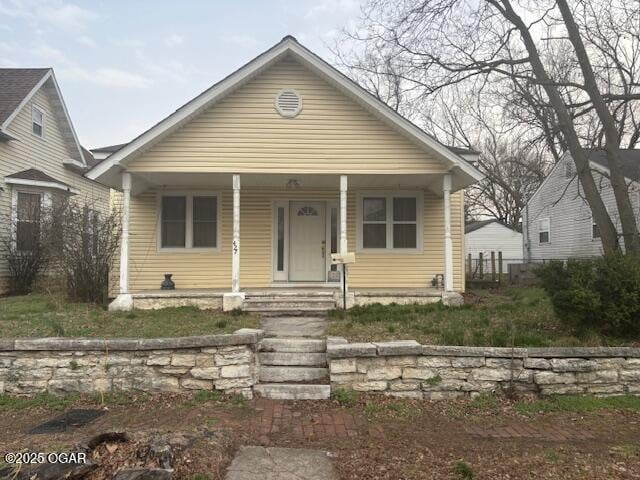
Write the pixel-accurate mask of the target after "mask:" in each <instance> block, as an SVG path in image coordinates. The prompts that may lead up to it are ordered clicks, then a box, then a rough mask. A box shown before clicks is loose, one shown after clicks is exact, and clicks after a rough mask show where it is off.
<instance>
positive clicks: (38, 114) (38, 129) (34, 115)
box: [31, 105, 44, 137]
mask: <svg viewBox="0 0 640 480" xmlns="http://www.w3.org/2000/svg"><path fill="white" fill-rule="evenodd" d="M31 131H32V132H33V134H34V135H36V136H38V137H44V111H43V110H42V109H40V108H38V107H36V106H35V105H34V106H33V107H31Z"/></svg>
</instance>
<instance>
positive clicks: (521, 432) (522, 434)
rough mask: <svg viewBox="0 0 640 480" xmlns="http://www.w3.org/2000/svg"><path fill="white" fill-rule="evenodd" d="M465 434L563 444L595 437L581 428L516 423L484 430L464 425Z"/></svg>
mask: <svg viewBox="0 0 640 480" xmlns="http://www.w3.org/2000/svg"><path fill="white" fill-rule="evenodd" d="M463 430H464V432H465V433H468V434H470V435H474V436H477V437H481V438H501V439H502V438H533V439H536V440H551V441H558V442H563V441H567V440H593V439H595V438H596V437H595V435H594V434H592V433H591V432H589V431H586V430H583V429H580V428H562V429H560V428H557V427H554V426H549V425H545V426H534V425H524V424H522V423H514V424H511V425H507V426H501V427H491V428H484V427H481V426H479V425H464V426H463Z"/></svg>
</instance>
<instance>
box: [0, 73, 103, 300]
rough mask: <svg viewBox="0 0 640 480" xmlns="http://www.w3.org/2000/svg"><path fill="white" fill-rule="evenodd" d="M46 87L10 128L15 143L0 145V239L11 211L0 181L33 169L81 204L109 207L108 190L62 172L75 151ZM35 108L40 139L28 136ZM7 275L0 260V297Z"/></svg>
mask: <svg viewBox="0 0 640 480" xmlns="http://www.w3.org/2000/svg"><path fill="white" fill-rule="evenodd" d="M51 88H52V87H51V86H50V85H48V83H47V84H45V85H44V86H43V88H41V89H40V90H39V91H38V92H36V94H35V95H34V97H33V98H32V100H31V101H30V102H29V103H27V104H26V105H25V106H24V107H23V109H22V110H21V111H20V113H19V114H18V115H17V116H16V118H15V119H14V120H13V122H12V123H11V124H10V126H9V128H8V131H9V133H10V134H11V135H13V136H14V137H16V139H17V140H12V141H9V142H0V188H2V189H4V191H0V235H6V234H7V233H8V231H7V228H8V226H9V220H8V219H9V215H10V211H11V194H12V188H13V187H12V186H11V185H9V184H6V183H5V182H4V177H5V176H7V175H10V174H13V173H17V172H20V171H22V170H26V169H28V168H36V169H38V170H41V171H43V172H45V173H47V174H48V175H51V176H52V177H54V178H56V179H58V180H60V181H62V182H64V183H67V184H69V185H71V186H73V187H75V188H77V189H78V190H80V198H81V199H82V200H83V201H89V202H92V203H95V206H96V208H98V209H101V210H106V209H107V208H108V205H109V188H108V187H105V186H103V185H100V184H99V183H97V182H94V181H91V180H89V179H87V178H84V177H83V176H81V175H79V174H77V173H74V172H72V171H71V170H68V169H67V168H65V167H64V166H63V164H62V161H63V160H64V159H66V158H77V157H78V153H77V151H69V148H68V146H67V143H66V142H65V140H64V137H63V135H62V132H61V128H60V125H59V124H58V120H57V119H56V118H55V117H54V112H55V107H54V106H53V104H52V102H51V95H52V93H51V90H50V89H51ZM34 104H35V105H36V106H38V107H40V108H41V109H43V110H44V111H45V115H46V118H45V135H44V138H40V137H36V136H35V135H33V134H32V133H31V107H32V105H34ZM76 198H77V197H76ZM0 248H1V247H0ZM7 275H8V272H7V266H6V263H5V261H4V260H3V259H2V258H1V256H0V293H1V292H2V291H3V288H4V287H3V286H6V281H7V279H6V276H7Z"/></svg>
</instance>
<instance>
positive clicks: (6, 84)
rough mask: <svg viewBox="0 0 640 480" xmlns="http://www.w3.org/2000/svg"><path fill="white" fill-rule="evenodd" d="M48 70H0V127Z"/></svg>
mask: <svg viewBox="0 0 640 480" xmlns="http://www.w3.org/2000/svg"><path fill="white" fill-rule="evenodd" d="M47 72H49V69H48V68H0V125H2V126H4V123H5V122H6V121H7V119H8V118H9V117H10V116H11V115H12V114H13V112H15V111H16V110H17V109H18V107H19V106H20V104H21V103H22V101H23V100H24V99H25V98H26V97H27V95H29V93H30V92H31V91H32V90H33V89H34V87H35V86H36V85H38V84H39V83H40V80H42V78H43V77H44V76H45V74H46V73H47Z"/></svg>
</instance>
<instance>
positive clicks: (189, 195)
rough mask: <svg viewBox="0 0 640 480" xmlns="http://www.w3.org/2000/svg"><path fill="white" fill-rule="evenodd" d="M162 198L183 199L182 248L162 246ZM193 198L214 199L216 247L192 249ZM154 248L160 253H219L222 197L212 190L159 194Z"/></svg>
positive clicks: (165, 191)
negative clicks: (183, 234)
mask: <svg viewBox="0 0 640 480" xmlns="http://www.w3.org/2000/svg"><path fill="white" fill-rule="evenodd" d="M162 197H185V198H186V203H187V205H186V207H187V211H186V215H185V237H184V247H163V246H162ZM193 197H216V246H215V247H194V246H193ZM156 211H157V216H156V224H157V228H156V248H157V251H158V252H162V253H181V252H182V253H194V252H212V253H217V252H220V250H221V248H222V245H221V238H222V235H221V232H222V195H221V194H220V192H218V191H212V190H197V191H196V190H189V191H184V190H163V191H162V192H159V193H158V195H157V200H156Z"/></svg>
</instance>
